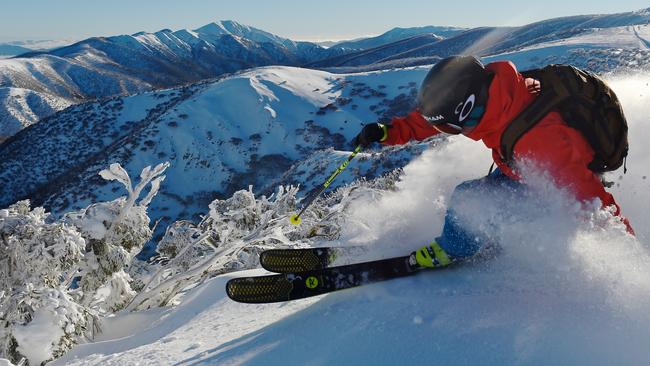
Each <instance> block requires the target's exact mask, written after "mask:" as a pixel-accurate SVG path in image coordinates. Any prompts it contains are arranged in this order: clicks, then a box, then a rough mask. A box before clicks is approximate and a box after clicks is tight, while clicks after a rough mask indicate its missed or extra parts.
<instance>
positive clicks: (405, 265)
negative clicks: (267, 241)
mask: <svg viewBox="0 0 650 366" xmlns="http://www.w3.org/2000/svg"><path fill="white" fill-rule="evenodd" d="M422 268H423V267H420V266H419V265H418V264H417V263H416V262H415V253H413V254H411V255H409V256H405V257H395V258H388V259H382V260H376V261H370V262H363V263H354V264H348V265H343V266H335V267H328V268H323V269H314V270H308V271H298V272H291V273H280V274H275V275H267V276H256V277H241V278H233V279H231V280H230V281H228V283H227V284H226V293H227V294H228V297H230V298H231V299H232V300H234V301H237V302H243V303H250V304H260V303H272V302H282V301H290V300H297V299H304V298H307V297H312V296H317V295H322V294H326V293H330V292H334V291H339V290H343V289H348V288H353V287H357V286H362V285H367V284H370V283H375V282H379V281H386V280H389V279H392V278H398V277H404V276H409V275H412V274H415V273H417V272H418V270H420V269H422Z"/></svg>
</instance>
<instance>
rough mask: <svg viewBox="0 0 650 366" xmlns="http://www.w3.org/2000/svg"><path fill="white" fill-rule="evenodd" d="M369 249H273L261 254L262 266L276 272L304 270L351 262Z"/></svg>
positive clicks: (353, 247)
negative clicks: (351, 259)
mask: <svg viewBox="0 0 650 366" xmlns="http://www.w3.org/2000/svg"><path fill="white" fill-rule="evenodd" d="M366 251H367V248H366V247H363V246H351V247H321V248H306V249H271V250H265V251H264V252H262V253H261V254H260V264H261V265H262V268H264V269H266V270H267V271H270V272H276V273H292V272H304V271H313V270H319V269H324V268H327V267H332V266H341V265H345V264H350V260H349V258H359V257H360V256H363V255H364V254H365V253H366Z"/></svg>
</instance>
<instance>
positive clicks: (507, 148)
mask: <svg viewBox="0 0 650 366" xmlns="http://www.w3.org/2000/svg"><path fill="white" fill-rule="evenodd" d="M522 75H523V76H524V77H533V78H535V79H538V80H539V81H540V83H541V92H540V94H539V95H538V96H537V97H536V98H535V100H533V101H532V102H531V103H530V104H529V105H528V106H527V107H526V108H525V109H524V110H523V111H521V112H520V113H519V115H517V117H515V118H514V119H513V120H512V121H511V122H510V124H509V125H508V127H506V129H505V130H504V131H503V134H502V135H501V143H500V148H501V151H500V152H499V154H500V155H501V158H502V159H503V160H504V161H505V162H506V163H507V164H509V163H510V162H511V161H512V158H513V155H514V148H515V144H516V143H517V141H519V139H520V138H521V137H522V136H523V135H524V134H525V133H526V132H528V131H530V130H531V129H532V128H533V127H534V126H535V125H536V124H537V122H539V121H540V120H541V119H542V118H544V116H546V115H547V114H548V113H549V112H551V111H552V110H553V109H555V108H556V107H557V106H558V105H560V103H562V102H563V101H565V100H566V99H567V98H569V96H570V92H569V89H568V88H567V86H565V85H564V83H565V81H564V80H563V78H562V77H561V76H560V75H558V74H556V73H555V72H554V71H553V69H551V68H549V67H545V68H543V69H537V70H530V71H525V72H522Z"/></svg>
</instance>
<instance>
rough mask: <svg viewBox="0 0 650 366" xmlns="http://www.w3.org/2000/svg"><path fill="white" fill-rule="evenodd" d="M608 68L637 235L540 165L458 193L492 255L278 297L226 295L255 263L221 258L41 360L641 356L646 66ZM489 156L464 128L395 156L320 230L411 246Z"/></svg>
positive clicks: (644, 354) (626, 359) (649, 90)
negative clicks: (88, 338)
mask: <svg viewBox="0 0 650 366" xmlns="http://www.w3.org/2000/svg"><path fill="white" fill-rule="evenodd" d="M611 80H612V86H613V89H614V90H615V91H616V92H617V94H618V95H619V97H620V99H621V101H622V103H623V107H624V110H625V112H626V114H627V116H628V120H629V122H630V131H631V132H630V141H631V155H630V158H629V159H628V168H629V171H628V173H627V174H626V175H622V172H620V171H617V172H614V173H612V174H610V175H609V177H608V178H609V179H613V180H615V181H616V183H617V184H616V186H615V187H614V188H613V192H614V195H615V196H616V197H617V199H618V200H619V202H620V203H621V206H622V208H623V212H624V213H625V214H626V215H627V216H628V217H629V218H630V220H631V222H632V225H633V226H635V228H636V230H637V239H635V238H632V237H630V236H628V235H627V234H626V233H625V229H624V227H623V226H622V225H621V224H620V223H618V222H617V221H616V220H613V219H612V218H611V215H609V214H608V213H606V212H603V211H600V210H598V209H597V208H596V206H597V205H594V206H587V207H578V206H577V205H576V204H574V203H572V201H571V200H568V199H566V197H565V195H564V193H563V192H562V191H561V190H558V189H557V188H555V187H553V186H552V185H550V184H548V182H547V181H546V180H545V179H544V177H543V176H540V177H539V178H538V179H537V180H534V181H531V182H529V183H530V185H531V186H532V187H533V188H532V189H531V191H530V192H528V193H526V194H525V195H524V196H523V198H520V199H518V200H512V199H510V200H503V197H479V198H477V199H476V200H475V201H474V204H469V205H467V207H466V209H467V210H468V211H467V212H469V216H470V217H471V218H472V220H474V221H475V225H476V227H477V228H484V229H485V230H487V231H488V232H490V233H491V235H493V238H494V239H495V240H498V241H499V242H500V243H501V250H500V252H499V253H498V256H497V257H496V258H493V259H489V260H486V261H483V262H479V263H474V264H466V265H462V266H458V267H456V268H451V269H447V270H442V271H432V272H422V273H420V274H418V275H416V276H414V277H411V278H404V279H399V280H393V281H390V282H385V283H380V284H375V285H371V286H367V287H363V288H359V289H354V290H348V291H342V292H340V293H335V294H330V295H326V296H322V297H320V298H317V299H308V300H302V301H296V302H293V303H288V304H269V305H243V304H236V303H233V302H231V301H229V300H227V299H226V298H225V296H224V292H223V286H224V284H225V281H226V280H227V279H228V278H231V277H232V276H237V275H251V274H262V273H263V271H261V270H253V271H249V272H242V273H231V274H228V275H224V276H220V277H217V278H214V279H213V280H211V281H210V282H208V283H207V284H205V285H203V286H200V287H197V288H195V289H193V290H191V291H190V293H189V294H188V295H186V297H185V298H184V299H183V300H182V302H181V303H180V304H179V305H178V306H176V307H174V308H171V309H157V310H153V311H149V312H144V313H136V314H123V315H118V316H116V317H115V318H113V319H112V320H109V321H108V324H107V325H106V328H105V330H106V332H105V334H104V335H103V336H102V338H101V339H100V340H99V341H98V342H96V343H90V344H85V345H80V346H77V347H76V348H75V349H74V350H73V351H72V352H71V353H69V354H67V355H66V356H64V358H62V359H59V360H57V361H55V362H54V363H53V364H54V365H63V364H66V365H86V364H102V365H130V364H139V365H143V364H152V365H153V364H178V365H203V364H205V365H214V364H219V365H279V364H287V363H291V364H314V365H321V364H378V365H392V364H409V363H410V364H428V363H431V362H435V363H439V364H472V365H473V364H483V365H504V364H525V365H548V364H567V365H569V364H570V365H574V364H590V365H611V364H624V365H644V364H647V362H648V360H649V359H650V349H648V347H647V339H648V337H649V336H650V316H649V315H648V312H647V309H648V306H650V280H649V278H650V252H649V251H648V250H649V248H648V245H649V244H650V227H648V225H646V221H647V220H646V216H647V215H646V214H645V213H646V211H647V208H648V206H649V205H650V190H649V189H648V188H650V187H649V184H650V183H649V181H648V179H647V175H648V166H650V164H649V163H650V162H649V159H650V158H649V157H650V148H648V146H647V144H645V143H644V142H645V141H647V139H648V138H650V132H648V131H650V122H648V120H647V118H646V115H647V111H648V109H650V87H648V85H649V84H650V76H649V75H648V74H647V73H641V74H632V75H619V76H616V77H613V78H612V79H611ZM489 162H490V155H489V152H488V151H487V150H486V149H485V148H484V147H483V146H482V145H481V144H477V143H474V142H472V141H469V140H468V139H465V138H463V137H458V138H453V139H450V140H449V141H448V143H446V144H441V145H439V147H438V148H432V149H429V150H427V151H426V152H425V153H423V154H422V155H421V156H420V157H419V158H416V159H414V160H413V161H412V162H411V163H410V164H408V165H407V166H406V167H405V169H404V173H403V178H402V180H401V182H399V183H398V185H397V190H395V191H393V192H384V193H381V194H365V195H361V196H360V197H359V198H358V199H356V200H355V201H353V203H352V204H351V205H350V206H349V207H348V208H347V209H346V212H347V214H348V217H349V222H348V226H347V227H346V228H345V230H344V232H343V233H342V234H341V236H340V238H339V239H338V240H335V241H334V242H323V243H322V245H327V244H329V245H349V244H364V245H368V248H369V251H368V255H367V257H368V258H371V257H378V256H391V255H397V254H403V253H406V252H408V251H410V250H412V249H415V248H417V247H418V246H420V245H422V244H423V243H426V242H427V241H428V240H430V239H431V238H432V237H435V235H437V234H438V233H439V231H440V227H441V224H442V221H443V217H444V211H445V207H446V202H447V201H448V199H449V196H450V194H451V191H452V189H453V187H454V186H455V185H456V184H457V183H458V182H460V181H462V180H465V179H473V178H476V177H480V176H481V175H482V174H484V173H483V172H486V171H487V167H488V166H489ZM351 167H352V166H351ZM495 200H496V201H497V202H499V205H497V204H495V202H494V201H495ZM502 205H505V207H506V212H509V213H512V212H515V213H516V214H507V213H506V214H504V212H503V210H500V207H502ZM522 217H527V219H526V220H523V219H522ZM132 332H133V334H131V333H132Z"/></svg>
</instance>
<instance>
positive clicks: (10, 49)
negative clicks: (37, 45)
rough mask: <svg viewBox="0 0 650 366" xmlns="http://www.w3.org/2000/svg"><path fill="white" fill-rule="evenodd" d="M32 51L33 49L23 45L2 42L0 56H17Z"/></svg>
mask: <svg viewBox="0 0 650 366" xmlns="http://www.w3.org/2000/svg"><path fill="white" fill-rule="evenodd" d="M30 51H31V49H29V48H25V47H22V46H17V45H13V44H7V43H0V57H7V56H16V55H20V54H22V53H26V52H30Z"/></svg>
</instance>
